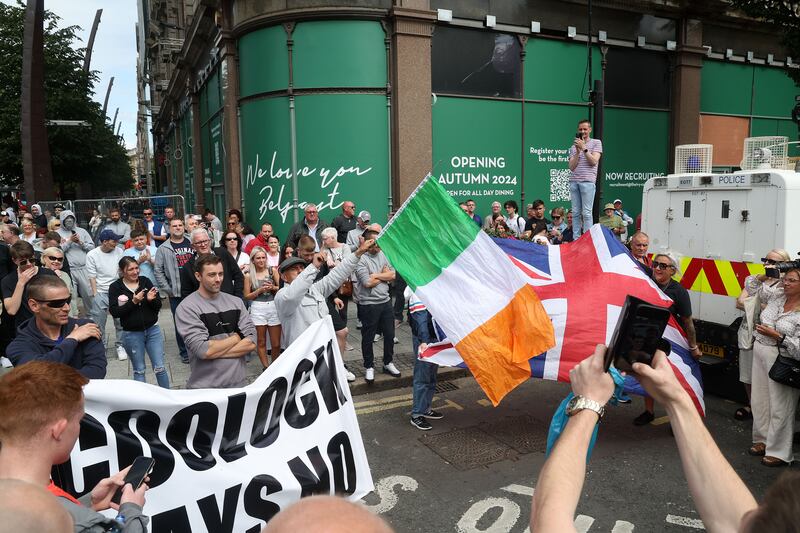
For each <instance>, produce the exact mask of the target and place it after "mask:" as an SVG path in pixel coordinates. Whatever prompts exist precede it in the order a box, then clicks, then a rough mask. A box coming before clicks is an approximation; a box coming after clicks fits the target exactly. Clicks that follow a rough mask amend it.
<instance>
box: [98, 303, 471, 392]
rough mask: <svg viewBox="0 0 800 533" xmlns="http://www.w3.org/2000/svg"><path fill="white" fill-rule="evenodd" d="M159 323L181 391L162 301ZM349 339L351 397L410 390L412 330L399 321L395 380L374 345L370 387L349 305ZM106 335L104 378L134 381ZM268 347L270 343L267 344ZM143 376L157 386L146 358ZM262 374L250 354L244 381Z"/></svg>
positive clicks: (445, 372) (453, 371) (450, 371)
mask: <svg viewBox="0 0 800 533" xmlns="http://www.w3.org/2000/svg"><path fill="white" fill-rule="evenodd" d="M158 324H159V326H160V327H161V331H163V332H164V337H165V340H164V352H165V356H166V361H165V362H166V368H167V373H168V374H169V382H170V386H171V388H173V389H183V388H185V387H186V381H187V380H188V379H189V365H188V364H185V363H182V362H181V358H180V355H179V353H178V345H177V343H176V342H175V328H174V326H173V322H172V313H171V312H170V310H169V304H168V303H167V302H166V300H165V301H164V305H162V306H161V311H160V313H159V317H158ZM347 326H348V330H349V332H348V336H347V343H348V344H349V345H350V346H351V347H352V348H353V349H352V350H351V351H346V352H345V353H344V354H343V359H344V363H345V366H346V367H347V368H348V369H349V370H350V371H351V372H352V373H353V374H355V375H356V381H355V382H353V383H351V384H350V391H351V393H352V394H353V395H354V396H357V395H360V394H365V393H368V392H376V391H382V390H388V389H397V388H403V387H410V386H411V381H412V372H413V368H414V357H413V355H412V353H411V352H412V345H411V329H410V327H409V325H408V322H405V321H404V322H402V323H401V324H400V326H399V327H397V328H396V330H395V336H396V337H397V340H398V341H399V342H398V343H397V344H395V345H394V363H395V365H396V366H397V368H398V370H400V373H401V376H400V377H399V378H394V377H391V376H389V375H388V374H384V373H382V372H381V367H380V366H378V363H379V362H380V361H382V360H383V359H382V358H383V340H379V341H377V342H375V343H373V350H374V353H375V361H376V367H375V381H374V382H373V383H372V384H371V385H370V384H368V383H367V382H366V381H365V380H364V365H363V358H362V352H361V331H360V330H359V329H358V328H357V327H356V326H357V319H356V306H355V304H353V303H352V302H351V304H350V305H349V306H348V320H347ZM106 332H107V334H108V335H109V340H108V343H107V346H108V349H107V356H108V370H107V373H106V378H109V379H133V368H132V366H131V362H130V359H127V360H125V361H119V360H118V359H117V353H116V349H115V348H114V344H115V340H116V333H115V331H114V328H113V326H112V325H111V321H110V320H109V321H108V324H107V325H106ZM268 344H269V343H268ZM145 364H146V368H147V370H146V375H145V379H146V380H147V382H148V383H151V384H153V385H155V384H156V379H155V375H154V374H153V367H152V365H151V364H150V361H149V360H147V359H146V361H145ZM261 372H262V367H261V362H260V361H259V360H258V357H257V356H256V354H255V353H253V354H252V355H251V356H250V358H249V361H248V363H247V379H248V383H251V382H252V381H254V380H255V379H256V377H258V375H259V374H261ZM466 375H467V370H465V369H460V368H444V367H443V368H441V369H440V371H439V380H441V381H448V380H451V379H456V378H460V377H464V376H466Z"/></svg>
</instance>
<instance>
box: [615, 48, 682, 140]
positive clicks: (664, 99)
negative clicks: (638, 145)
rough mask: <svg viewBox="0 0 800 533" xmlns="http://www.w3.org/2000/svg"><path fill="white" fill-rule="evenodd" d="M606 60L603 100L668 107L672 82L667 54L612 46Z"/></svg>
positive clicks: (632, 105) (629, 104) (634, 105)
mask: <svg viewBox="0 0 800 533" xmlns="http://www.w3.org/2000/svg"><path fill="white" fill-rule="evenodd" d="M607 60H608V66H607V67H606V85H605V91H606V103H608V104H610V105H620V106H631V107H652V108H656V109H669V93H670V83H671V82H670V74H669V58H668V57H667V55H666V54H661V53H658V52H650V51H647V50H634V49H631V48H611V49H609V51H608V56H607ZM646 133H647V132H642V134H646Z"/></svg>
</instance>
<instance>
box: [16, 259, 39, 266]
mask: <svg viewBox="0 0 800 533" xmlns="http://www.w3.org/2000/svg"><path fill="white" fill-rule="evenodd" d="M17 264H18V265H19V266H22V265H33V264H36V260H35V259H34V258H33V257H28V258H25V259H17Z"/></svg>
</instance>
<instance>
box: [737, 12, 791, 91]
mask: <svg viewBox="0 0 800 533" xmlns="http://www.w3.org/2000/svg"><path fill="white" fill-rule="evenodd" d="M731 5H733V7H735V8H737V9H740V10H741V11H742V12H743V13H745V14H746V15H748V16H750V17H753V18H755V19H759V20H763V21H764V22H767V23H769V24H773V25H775V26H776V27H777V28H778V30H779V31H780V34H781V35H780V36H781V44H782V45H783V46H784V47H785V48H786V52H787V55H788V56H790V57H792V58H794V59H795V60H796V59H798V58H800V2H790V1H786V0H777V1H776V0H772V1H770V0H731ZM787 74H788V75H789V77H791V78H792V79H793V80H794V82H795V84H796V85H797V86H798V87H800V69H796V68H793V69H787Z"/></svg>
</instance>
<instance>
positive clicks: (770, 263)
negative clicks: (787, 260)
mask: <svg viewBox="0 0 800 533" xmlns="http://www.w3.org/2000/svg"><path fill="white" fill-rule="evenodd" d="M761 262H762V263H764V264H765V265H774V264H775V263H777V261H775V260H774V259H767V258H766V257H762V258H761Z"/></svg>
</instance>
